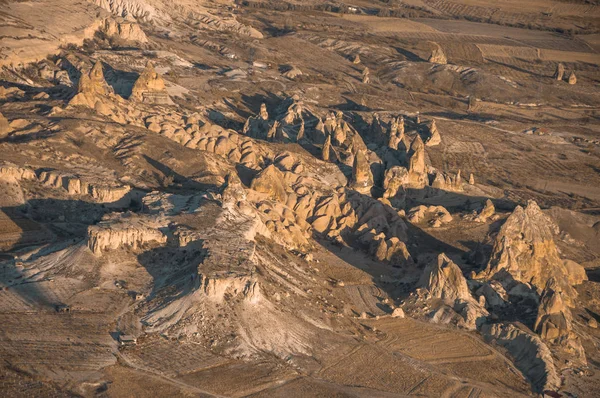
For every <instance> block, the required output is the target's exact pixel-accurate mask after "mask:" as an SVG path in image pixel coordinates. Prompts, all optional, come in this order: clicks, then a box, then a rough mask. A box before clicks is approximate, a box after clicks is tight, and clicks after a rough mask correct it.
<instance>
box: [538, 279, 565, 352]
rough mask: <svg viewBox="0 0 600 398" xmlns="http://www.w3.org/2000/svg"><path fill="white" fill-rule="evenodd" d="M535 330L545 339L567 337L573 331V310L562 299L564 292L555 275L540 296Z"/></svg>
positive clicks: (555, 339)
mask: <svg viewBox="0 0 600 398" xmlns="http://www.w3.org/2000/svg"><path fill="white" fill-rule="evenodd" d="M534 331H535V332H536V333H537V334H539V335H540V337H541V338H542V339H543V340H548V341H558V340H562V339H567V338H568V337H569V333H570V331H571V311H570V310H569V308H568V307H567V306H566V305H565V303H564V301H563V299H562V292H561V290H560V287H559V286H558V284H557V283H556V279H554V277H552V278H549V279H548V281H547V282H546V287H545V288H544V291H543V292H542V295H541V297H540V305H539V307H538V314H537V318H536V321H535V326H534Z"/></svg>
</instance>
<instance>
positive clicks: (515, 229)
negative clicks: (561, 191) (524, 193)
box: [485, 200, 581, 298]
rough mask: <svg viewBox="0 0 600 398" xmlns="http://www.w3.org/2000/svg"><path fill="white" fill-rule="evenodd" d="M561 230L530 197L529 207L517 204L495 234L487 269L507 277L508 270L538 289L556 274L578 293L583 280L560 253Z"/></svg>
mask: <svg viewBox="0 0 600 398" xmlns="http://www.w3.org/2000/svg"><path fill="white" fill-rule="evenodd" d="M557 232H558V227H557V226H556V224H555V223H554V222H553V221H552V220H551V219H550V218H548V217H547V216H546V215H545V214H544V213H543V212H542V210H541V209H540V208H539V206H538V205H537V203H536V202H534V201H532V200H530V201H528V202H527V206H526V207H525V209H523V208H522V207H521V206H517V207H516V208H515V210H514V211H513V213H512V214H511V215H510V217H508V219H507V220H506V222H505V223H504V225H502V227H501V228H500V231H499V232H498V235H497V236H496V238H495V241H494V246H493V249H492V255H491V257H490V260H489V263H488V266H487V269H486V271H485V273H486V274H487V275H488V276H490V277H492V278H493V277H494V276H497V277H498V278H503V277H504V276H503V275H504V273H503V272H506V273H508V274H510V276H511V277H512V278H514V279H515V280H516V281H520V282H523V283H531V284H532V285H533V286H534V287H535V288H536V289H537V290H538V292H541V291H542V290H543V289H544V287H545V286H546V284H547V282H548V280H549V279H550V278H554V279H555V280H556V282H557V283H558V285H559V286H560V288H561V290H562V291H563V292H564V293H565V294H566V296H567V297H569V298H571V297H574V296H575V295H576V293H575V291H574V289H573V288H572V286H573V285H575V284H578V283H581V281H580V280H579V277H577V278H576V277H575V276H574V273H573V272H569V270H568V269H567V268H566V266H565V265H564V263H563V261H562V260H561V259H560V257H559V255H558V251H557V248H556V245H555V244H554V235H555V233H557ZM579 267H581V266H579ZM577 274H581V273H577Z"/></svg>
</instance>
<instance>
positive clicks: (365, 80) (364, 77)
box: [362, 68, 371, 84]
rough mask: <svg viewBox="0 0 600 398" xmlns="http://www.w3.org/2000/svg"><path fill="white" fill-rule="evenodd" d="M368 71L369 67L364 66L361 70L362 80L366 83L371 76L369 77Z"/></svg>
mask: <svg viewBox="0 0 600 398" xmlns="http://www.w3.org/2000/svg"><path fill="white" fill-rule="evenodd" d="M369 74H370V72H369V68H365V69H364V70H363V71H362V82H363V83H365V84H368V83H369V82H371V77H370V75H369Z"/></svg>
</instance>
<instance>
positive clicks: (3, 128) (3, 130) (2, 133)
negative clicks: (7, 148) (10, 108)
mask: <svg viewBox="0 0 600 398" xmlns="http://www.w3.org/2000/svg"><path fill="white" fill-rule="evenodd" d="M11 132H12V128H11V127H10V124H9V123H8V119H6V117H4V115H3V114H2V113H1V112H0V139H2V138H4V137H6V136H7V135H9V134H10V133H11Z"/></svg>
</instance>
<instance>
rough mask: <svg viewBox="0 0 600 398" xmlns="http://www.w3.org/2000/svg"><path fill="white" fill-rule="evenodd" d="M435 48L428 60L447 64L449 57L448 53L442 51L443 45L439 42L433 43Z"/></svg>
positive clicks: (433, 62)
mask: <svg viewBox="0 0 600 398" xmlns="http://www.w3.org/2000/svg"><path fill="white" fill-rule="evenodd" d="M432 44H433V46H434V49H433V50H432V51H431V55H430V56H429V59H428V62H431V63H432V64H442V65H444V64H447V63H448V59H447V58H446V54H444V51H442V47H441V46H440V45H439V44H437V43H432Z"/></svg>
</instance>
